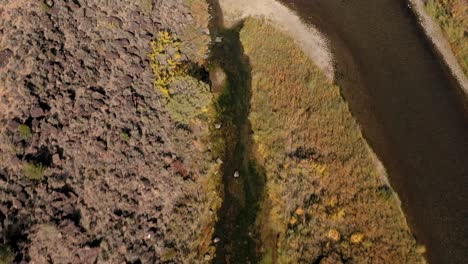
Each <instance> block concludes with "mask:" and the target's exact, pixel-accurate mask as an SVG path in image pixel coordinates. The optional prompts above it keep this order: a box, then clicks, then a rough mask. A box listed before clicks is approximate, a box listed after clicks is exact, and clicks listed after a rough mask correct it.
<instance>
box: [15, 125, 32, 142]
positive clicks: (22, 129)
mask: <svg viewBox="0 0 468 264" xmlns="http://www.w3.org/2000/svg"><path fill="white" fill-rule="evenodd" d="M18 133H19V135H20V136H21V137H22V138H23V139H30V138H31V136H32V132H31V128H30V127H29V126H27V125H19V126H18Z"/></svg>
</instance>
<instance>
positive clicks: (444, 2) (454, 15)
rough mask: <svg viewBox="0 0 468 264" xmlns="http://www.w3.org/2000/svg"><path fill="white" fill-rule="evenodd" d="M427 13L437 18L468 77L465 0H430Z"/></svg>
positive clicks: (467, 28)
mask: <svg viewBox="0 0 468 264" xmlns="http://www.w3.org/2000/svg"><path fill="white" fill-rule="evenodd" d="M426 10H427V12H428V13H429V14H430V15H431V16H432V17H434V18H435V20H436V21H437V23H438V24H439V25H440V27H441V28H442V31H443V32H444V34H445V37H446V38H447V40H448V41H449V43H450V46H451V47H452V50H453V52H454V53H455V56H456V57H457V58H458V61H459V63H460V66H461V67H462V69H463V72H464V73H465V75H468V4H467V3H466V1H465V0H428V1H427V2H426Z"/></svg>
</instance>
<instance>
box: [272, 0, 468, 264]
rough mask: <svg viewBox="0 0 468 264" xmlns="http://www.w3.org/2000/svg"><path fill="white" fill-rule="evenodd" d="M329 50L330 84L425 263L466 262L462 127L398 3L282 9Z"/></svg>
mask: <svg viewBox="0 0 468 264" xmlns="http://www.w3.org/2000/svg"><path fill="white" fill-rule="evenodd" d="M281 2H283V3H286V4H287V6H289V7H291V8H292V9H293V10H295V11H296V12H297V14H299V15H300V16H301V17H302V18H303V19H304V21H306V22H307V23H311V24H314V25H316V26H317V28H319V29H320V31H321V32H323V33H324V34H325V35H326V36H327V37H328V38H329V39H330V43H331V49H332V53H333V54H334V58H335V62H336V64H335V65H336V67H335V75H336V76H337V78H335V80H336V82H337V84H338V85H339V86H340V88H341V89H342V93H343V95H344V97H345V98H346V101H347V102H348V103H349V105H350V108H351V111H352V113H353V116H354V117H355V118H356V119H357V120H358V122H359V124H360V126H361V128H362V131H363V134H364V136H365V138H366V139H367V142H369V144H370V145H371V147H372V149H373V150H374V151H375V152H376V154H377V155H378V157H379V158H380V160H382V162H383V164H384V165H385V167H386V169H387V171H388V174H389V180H390V182H391V183H392V186H393V187H394V189H395V190H396V191H397V193H398V195H399V197H400V199H401V201H402V207H403V211H404V212H405V214H406V217H407V221H408V223H409V224H410V226H411V230H412V232H413V234H414V235H415V237H416V238H417V240H418V241H420V242H421V243H422V244H424V245H426V247H427V253H426V257H427V259H428V261H429V262H430V263H461V262H463V261H464V260H465V259H466V258H467V255H466V250H465V249H466V248H467V247H468V244H467V243H468V242H467V240H466V237H467V231H468V229H467V228H466V227H465V224H464V215H463V212H464V210H465V204H466V203H467V202H468V195H467V193H466V190H464V188H463V187H462V186H464V185H465V181H466V180H465V178H466V172H467V171H468V164H466V161H465V158H464V157H466V156H468V145H467V142H468V123H467V122H466V120H467V119H466V111H465V109H464V107H463V104H462V101H463V100H462V99H463V97H464V96H460V91H462V88H460V87H459V85H458V83H457V82H456V81H455V80H454V78H453V76H452V75H451V74H450V72H449V71H447V70H446V68H445V66H444V63H443V62H441V61H440V60H439V58H440V57H439V56H438V55H437V54H436V53H435V52H434V50H433V47H432V44H431V43H430V42H429V41H427V37H426V35H424V34H423V32H422V30H421V28H420V26H419V25H418V21H417V20H416V19H415V16H414V13H413V11H412V10H411V9H410V8H409V7H408V2H406V1H389V0H363V1H359V2H358V1H313V2H311V1H306V0H283V1H281Z"/></svg>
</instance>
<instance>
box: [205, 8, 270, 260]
mask: <svg viewBox="0 0 468 264" xmlns="http://www.w3.org/2000/svg"><path fill="white" fill-rule="evenodd" d="M209 2H210V6H211V9H212V10H211V13H212V16H213V19H212V22H211V23H212V24H211V28H210V31H211V34H212V36H213V37H214V38H216V37H220V38H221V39H222V41H221V42H216V41H215V42H214V45H213V47H212V54H211V65H212V67H220V68H221V69H222V70H223V71H224V72H225V74H226V85H225V87H223V88H222V89H221V91H215V93H218V95H217V96H218V97H217V98H218V99H217V114H218V122H219V123H220V124H221V134H222V136H223V139H224V142H225V147H226V149H225V153H224V157H223V164H222V174H223V175H222V177H223V184H224V196H223V204H222V206H221V209H220V210H219V212H218V219H219V221H218V223H217V225H216V228H215V234H214V236H215V239H216V240H218V239H219V241H218V242H217V243H216V257H215V259H214V261H213V263H257V262H258V259H257V250H258V248H259V245H258V240H257V239H256V237H257V233H256V231H255V228H254V225H255V221H256V217H257V212H258V210H259V205H260V201H261V199H262V197H263V189H264V184H265V176H264V173H263V172H262V169H261V168H260V167H259V166H258V165H257V164H256V163H255V161H254V160H253V159H252V157H253V155H252V130H251V126H250V122H249V120H248V115H249V108H250V94H251V76H250V73H251V70H250V65H249V61H248V58H247V57H246V56H245V55H244V52H243V48H242V44H241V42H240V39H239V31H240V29H241V28H242V24H239V25H237V26H236V27H233V28H232V29H226V28H223V25H222V21H223V20H222V13H221V9H220V7H219V4H218V2H217V0H212V1H209ZM235 173H238V175H239V176H238V177H234V175H235Z"/></svg>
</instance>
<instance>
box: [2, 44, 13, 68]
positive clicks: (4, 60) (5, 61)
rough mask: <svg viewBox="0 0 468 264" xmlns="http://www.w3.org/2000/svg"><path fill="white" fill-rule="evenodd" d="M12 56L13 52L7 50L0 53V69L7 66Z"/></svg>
mask: <svg viewBox="0 0 468 264" xmlns="http://www.w3.org/2000/svg"><path fill="white" fill-rule="evenodd" d="M12 56H13V52H12V51H11V50H9V49H4V50H1V51H0V69H1V68H3V67H5V66H6V65H7V64H8V62H9V61H10V58H11V57H12Z"/></svg>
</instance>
